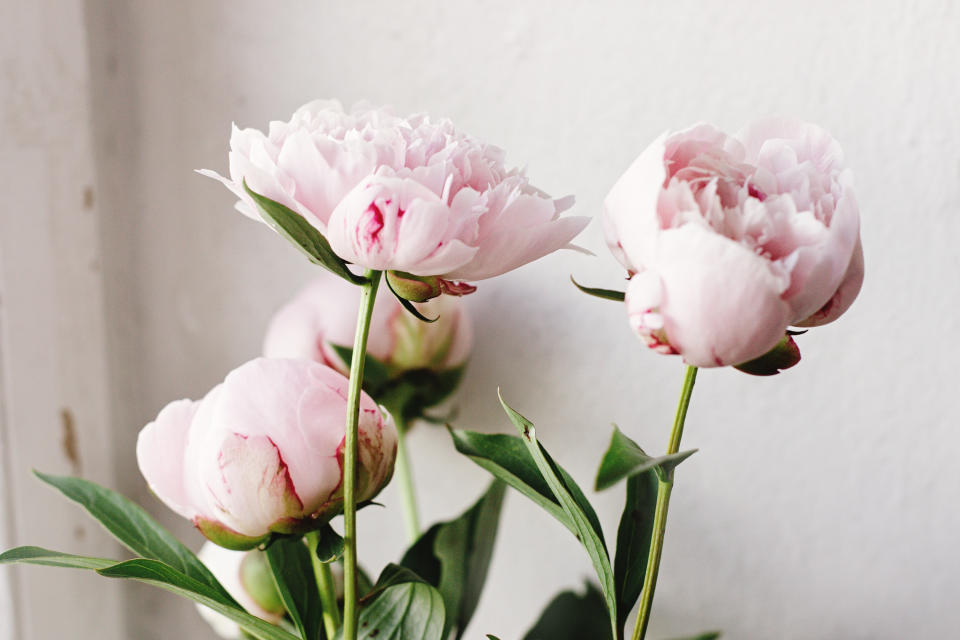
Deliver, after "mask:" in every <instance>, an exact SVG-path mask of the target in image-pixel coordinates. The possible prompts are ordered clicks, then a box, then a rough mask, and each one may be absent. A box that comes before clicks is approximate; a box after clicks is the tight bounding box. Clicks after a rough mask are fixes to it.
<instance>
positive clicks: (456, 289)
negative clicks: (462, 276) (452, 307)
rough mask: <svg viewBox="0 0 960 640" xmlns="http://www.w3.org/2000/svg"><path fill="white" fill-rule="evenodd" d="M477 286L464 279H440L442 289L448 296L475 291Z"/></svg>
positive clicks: (462, 294)
mask: <svg viewBox="0 0 960 640" xmlns="http://www.w3.org/2000/svg"><path fill="white" fill-rule="evenodd" d="M476 290H477V287H476V286H474V285H472V284H470V283H468V282H462V281H459V280H457V281H454V280H442V279H441V280H440V291H442V292H443V293H445V294H447V295H448V296H465V295H469V294H471V293H473V292H474V291H476Z"/></svg>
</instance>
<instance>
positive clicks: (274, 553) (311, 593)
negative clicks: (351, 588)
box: [266, 538, 323, 640]
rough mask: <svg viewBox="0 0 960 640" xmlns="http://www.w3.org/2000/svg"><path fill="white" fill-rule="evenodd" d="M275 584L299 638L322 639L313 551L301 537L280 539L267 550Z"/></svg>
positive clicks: (321, 621)
mask: <svg viewBox="0 0 960 640" xmlns="http://www.w3.org/2000/svg"><path fill="white" fill-rule="evenodd" d="M266 554H267V561H268V562H269V563H270V570H271V572H272V573H273V580H274V583H275V584H276V585H277V591H278V592H279V593H280V599H281V600H283V606H284V608H285V609H286V610H287V612H288V613H289V614H290V618H291V619H292V620H293V624H294V625H296V627H297V630H299V631H300V637H302V638H305V639H308V640H313V639H315V638H319V637H320V628H321V626H322V625H323V619H322V616H321V613H322V611H323V605H322V604H321V602H320V594H319V592H318V591H317V584H316V581H315V578H314V575H313V563H312V562H311V561H310V550H309V549H308V548H307V546H306V545H305V544H303V541H302V540H301V539H300V538H277V539H275V540H274V541H273V543H272V544H270V546H269V547H267V550H266Z"/></svg>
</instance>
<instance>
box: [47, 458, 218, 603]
mask: <svg viewBox="0 0 960 640" xmlns="http://www.w3.org/2000/svg"><path fill="white" fill-rule="evenodd" d="M34 473H35V474H36V476H37V477H38V478H40V479H41V480H43V481H44V482H46V483H47V484H49V485H50V486H52V487H54V488H56V489H58V490H59V491H60V492H61V493H62V494H63V495H65V496H66V497H67V498H69V499H70V500H73V501H74V502H76V503H77V504H79V505H80V506H82V507H83V508H84V509H86V510H87V511H88V512H89V513H90V515H91V516H93V517H94V518H96V519H97V520H98V521H99V522H100V523H101V524H102V525H103V526H104V527H106V529H107V531H109V532H110V533H112V534H113V535H114V537H115V538H117V540H119V541H120V542H121V543H122V544H123V545H124V546H125V547H127V548H128V549H130V551H132V552H134V553H135V554H137V555H139V556H143V557H144V558H151V559H153V560H159V561H161V562H163V563H165V564H167V565H170V566H171V567H173V568H174V569H176V570H177V571H180V572H181V573H183V574H185V575H186V576H188V577H190V578H193V579H194V580H197V581H198V582H201V583H203V584H205V585H207V586H209V587H211V588H213V589H215V590H216V591H218V592H219V593H220V594H221V595H223V596H224V597H226V598H227V601H229V602H234V600H233V598H232V597H230V595H229V594H227V592H226V590H225V589H224V588H223V587H222V586H221V585H220V582H219V581H218V580H217V579H216V578H215V577H214V576H213V574H212V573H211V572H210V570H209V569H207V567H206V565H204V564H203V563H202V562H200V560H199V559H198V558H197V556H195V555H194V554H193V552H192V551H190V549H188V548H187V547H186V546H184V545H183V543H181V542H180V541H179V540H177V539H176V538H175V537H174V535H173V534H172V533H170V532H169V531H167V530H166V529H164V528H163V527H162V526H160V524H159V523H158V522H157V521H156V520H154V519H153V518H152V517H150V514H148V513H147V512H146V511H145V510H144V509H143V508H142V507H141V506H139V505H138V504H136V503H134V502H132V501H130V500H128V499H127V498H125V497H123V496H122V495H120V494H119V493H117V492H116V491H111V490H110V489H107V488H105V487H101V486H100V485H98V484H96V483H93V482H90V481H89V480H84V479H82V478H72V477H68V476H52V475H47V474H45V473H40V472H39V471H35V472H34Z"/></svg>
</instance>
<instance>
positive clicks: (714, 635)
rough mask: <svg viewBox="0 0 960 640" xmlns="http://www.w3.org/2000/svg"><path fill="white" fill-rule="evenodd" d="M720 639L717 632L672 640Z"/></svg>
mask: <svg viewBox="0 0 960 640" xmlns="http://www.w3.org/2000/svg"><path fill="white" fill-rule="evenodd" d="M719 637H720V632H719V631H707V632H705V633H701V634H698V635H695V636H689V637H687V638H674V640H717V638H719Z"/></svg>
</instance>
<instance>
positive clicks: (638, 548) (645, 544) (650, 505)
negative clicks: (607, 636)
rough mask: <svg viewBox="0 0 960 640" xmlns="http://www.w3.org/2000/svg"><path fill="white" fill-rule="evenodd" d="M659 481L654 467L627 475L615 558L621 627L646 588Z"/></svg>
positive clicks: (614, 569) (614, 579) (618, 614)
mask: <svg viewBox="0 0 960 640" xmlns="http://www.w3.org/2000/svg"><path fill="white" fill-rule="evenodd" d="M658 484H659V483H658V481H657V474H656V472H655V471H654V470H653V469H648V470H647V471H645V472H643V473H638V474H635V475H632V476H630V477H629V478H628V479H627V499H626V503H625V504H624V507H623V515H622V516H621V517H620V526H619V528H618V529H617V555H616V557H615V558H614V561H613V581H614V584H615V587H616V593H617V616H618V621H617V623H618V625H619V626H620V628H621V629H622V628H623V625H624V623H625V622H626V620H627V616H628V615H630V611H631V610H632V609H633V605H635V604H636V603H637V598H639V597H640V593H641V592H642V591H643V578H644V574H645V573H646V571H647V559H648V557H649V555H650V541H651V539H652V537H653V516H654V512H655V511H656V508H657V485H658Z"/></svg>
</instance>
